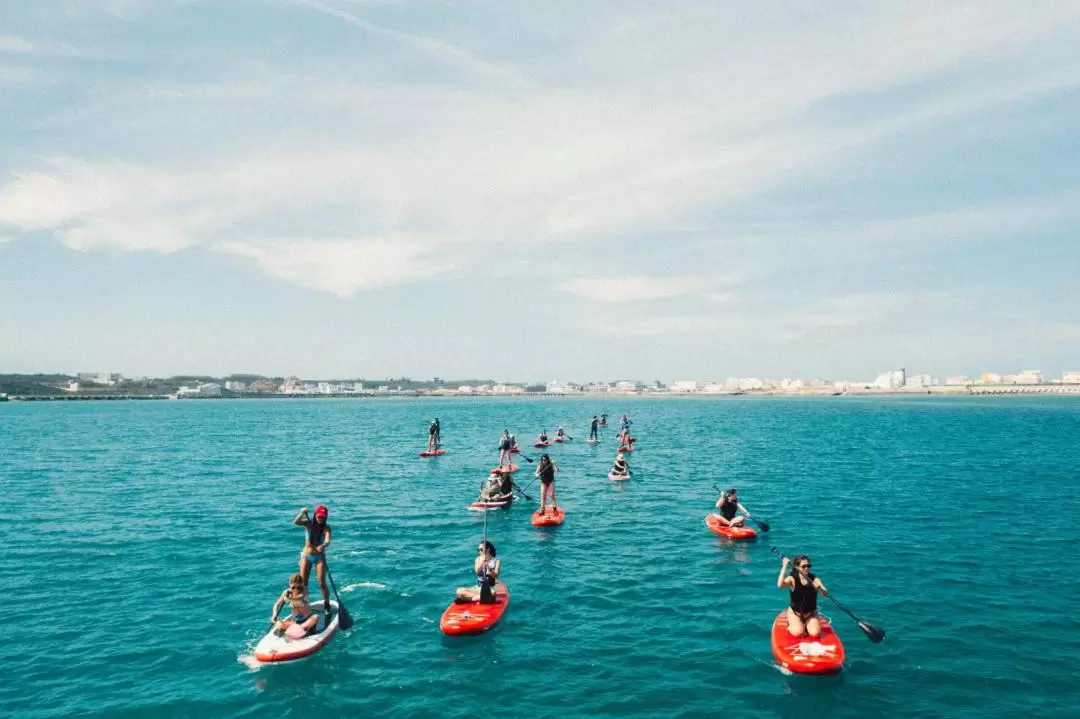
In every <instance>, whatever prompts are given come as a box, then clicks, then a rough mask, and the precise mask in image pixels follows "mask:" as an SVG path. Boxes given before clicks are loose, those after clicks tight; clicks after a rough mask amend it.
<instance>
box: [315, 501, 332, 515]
mask: <svg viewBox="0 0 1080 719" xmlns="http://www.w3.org/2000/svg"><path fill="white" fill-rule="evenodd" d="M329 511H330V510H328V509H327V508H326V505H325V504H320V505H319V506H318V507H316V508H315V516H316V517H325V516H326V514H327V512H329Z"/></svg>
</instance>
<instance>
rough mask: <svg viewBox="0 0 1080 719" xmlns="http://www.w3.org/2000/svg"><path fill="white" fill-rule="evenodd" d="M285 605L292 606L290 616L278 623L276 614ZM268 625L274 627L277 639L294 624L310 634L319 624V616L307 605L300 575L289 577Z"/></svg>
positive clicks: (304, 585)
mask: <svg viewBox="0 0 1080 719" xmlns="http://www.w3.org/2000/svg"><path fill="white" fill-rule="evenodd" d="M285 604H292V614H291V615H289V616H288V617H286V618H285V619H282V620H281V621H278V618H277V617H278V614H279V613H280V612H281V608H282V607H283V606H285ZM324 606H327V607H328V606H330V605H329V604H326V605H324ZM270 623H271V624H273V625H274V633H275V634H277V635H278V636H279V637H280V636H282V635H284V634H285V631H286V630H287V629H288V628H289V627H291V626H292V625H294V624H296V625H299V626H300V628H301V629H303V630H304V631H305V632H309V633H310V632H311V630H312V629H314V628H315V625H316V624H318V623H319V615H318V614H316V613H315V612H313V611H312V609H311V605H310V604H308V591H307V582H306V581H305V580H304V577H303V576H302V575H300V574H294V575H292V576H291V577H289V587H288V589H286V590H285V591H284V592H282V593H281V596H280V597H278V600H277V601H276V602H274V613H273V614H271V615H270Z"/></svg>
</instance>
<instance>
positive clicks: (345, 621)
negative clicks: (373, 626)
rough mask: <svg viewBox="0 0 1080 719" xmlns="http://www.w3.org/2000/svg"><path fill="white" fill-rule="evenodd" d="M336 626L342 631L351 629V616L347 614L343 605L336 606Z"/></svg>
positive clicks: (347, 611)
mask: <svg viewBox="0 0 1080 719" xmlns="http://www.w3.org/2000/svg"><path fill="white" fill-rule="evenodd" d="M346 589H348V587H346ZM338 625H339V626H340V627H341V628H342V629H352V625H353V621H352V615H351V614H349V610H348V609H346V608H345V605H344V604H338Z"/></svg>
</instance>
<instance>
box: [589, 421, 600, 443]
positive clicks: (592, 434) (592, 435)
mask: <svg viewBox="0 0 1080 719" xmlns="http://www.w3.org/2000/svg"><path fill="white" fill-rule="evenodd" d="M599 427H600V420H599V419H597V418H596V415H595V414H594V415H593V416H592V424H591V425H589V439H590V440H595V441H597V442H599V441H600V438H599V437H598V436H597V430H598V428H599Z"/></svg>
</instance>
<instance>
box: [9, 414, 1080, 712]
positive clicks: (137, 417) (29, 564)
mask: <svg viewBox="0 0 1080 719" xmlns="http://www.w3.org/2000/svg"><path fill="white" fill-rule="evenodd" d="M601 409H607V411H608V412H609V413H610V414H611V420H612V421H613V422H617V418H618V415H619V413H620V412H622V411H624V410H629V411H630V412H631V413H632V415H633V418H634V420H635V425H634V434H635V436H637V437H638V438H639V440H640V443H639V445H638V447H639V449H638V451H635V452H634V453H633V455H631V465H632V467H633V468H634V470H635V475H634V479H633V480H631V481H630V482H627V483H613V482H610V481H608V480H607V479H606V474H607V471H608V468H609V466H610V462H611V459H612V456H613V454H614V449H615V445H614V441H613V437H614V432H613V431H612V429H613V428H609V430H608V432H609V433H608V435H607V436H606V438H605V442H604V443H603V444H601V445H599V446H597V447H590V446H588V445H586V444H584V442H583V440H584V439H585V438H586V436H587V434H588V430H587V427H588V420H589V418H590V417H591V415H592V414H593V413H595V412H598V411H600V410H601ZM434 415H439V416H440V418H441V419H442V423H443V428H444V429H443V435H444V441H445V446H446V448H447V450H448V453H447V454H446V455H445V456H443V457H440V458H436V459H424V460H422V459H419V458H418V457H417V456H416V453H417V452H418V451H419V450H420V449H422V448H423V445H424V442H425V440H426V425H427V422H428V421H430V419H431V418H432V417H433V416H434ZM559 424H564V425H565V426H566V427H567V431H568V432H569V433H570V434H571V435H572V436H574V437H575V438H576V440H577V441H576V442H574V443H572V444H568V445H564V446H555V447H552V448H551V449H550V454H551V455H552V456H553V458H554V459H555V460H556V461H557V462H558V464H559V465H560V467H561V470H562V471H561V472H560V474H559V476H558V480H557V491H558V497H559V499H560V504H562V505H563V506H564V507H565V508H566V510H567V520H566V523H565V524H564V525H563V526H561V527H558V528H555V529H549V530H538V529H535V528H533V527H532V526H530V524H529V513H530V511H531V510H530V508H529V507H528V506H527V505H526V504H525V503H520V504H518V505H516V506H515V507H514V508H513V509H511V510H509V511H507V512H497V513H492V514H490V515H489V517H488V533H489V537H490V539H491V540H492V541H493V542H494V543H495V544H496V546H497V547H498V551H499V556H500V557H501V558H502V559H503V563H504V569H503V577H504V579H505V581H506V582H507V584H508V585H509V587H510V589H511V592H512V602H511V606H510V608H509V610H508V612H507V614H506V616H505V618H504V619H503V621H502V623H501V624H500V625H499V626H498V627H497V628H496V629H495V630H494V631H492V632H489V633H488V634H486V635H483V636H480V637H474V638H453V639H451V638H447V637H444V636H443V635H442V634H441V633H440V632H439V629H438V620H439V617H440V615H441V613H442V612H443V610H444V609H445V608H446V606H447V604H448V602H449V601H450V599H451V598H452V595H453V591H454V588H455V587H457V586H459V585H466V584H469V583H470V582H471V579H472V578H471V574H470V569H471V561H472V558H473V556H474V552H475V545H476V542H477V540H478V539H479V538H480V537H481V535H482V532H483V521H484V520H483V515H481V514H474V513H470V512H467V511H466V510H465V507H466V505H467V504H468V503H469V502H470V501H471V500H472V499H473V498H474V497H475V494H476V491H477V489H478V488H479V486H480V482H481V481H482V479H483V478H484V476H485V472H486V470H487V469H488V468H489V467H491V466H493V465H494V463H495V462H496V461H497V452H496V451H495V449H494V447H495V446H496V442H497V439H498V435H499V433H500V432H501V430H502V429H503V428H504V427H508V428H510V430H511V431H512V432H516V433H517V434H518V436H519V437H520V438H521V439H522V440H523V442H522V443H523V444H526V442H525V440H528V445H531V440H532V437H533V436H534V435H535V432H536V430H538V429H539V428H540V427H541V426H546V428H547V429H548V431H549V432H551V433H553V432H554V430H555V427H556V426H557V425H559ZM526 454H528V455H529V456H531V457H533V458H534V459H535V458H536V457H537V456H538V454H536V453H532V452H526ZM522 466H523V468H522V471H521V472H519V473H518V475H517V479H518V483H519V484H521V485H525V484H527V483H528V481H529V479H530V474H528V473H527V472H528V468H529V465H528V464H526V463H525V462H522ZM1078 468H1080V402H1077V401H1075V400H1070V399H1064V398H1060V399H1057V398H1055V399H1019V398H1003V399H1002V398H963V399H930V398H926V399H898V398H884V399H877V398H871V399H854V398H835V399H812V400H796V399H748V398H724V399H719V398H717V399H685V400H684V399H662V400H650V399H634V398H631V399H618V400H616V399H609V400H605V401H604V402H600V401H599V400H595V399H581V400H578V399H565V400H554V399H551V400H472V399H453V400H342V401H337V400H310V401H309V400H280V401H278V400H268V401H204V402H199V401H192V402H116V403H98V402H86V403H71V404H68V403H63V404H61V403H33V404H22V403H14V402H13V403H9V404H6V405H0V491H2V496H3V498H4V515H5V517H4V521H3V522H2V524H0V546H2V547H3V551H4V558H5V561H4V562H3V564H2V565H0V567H2V568H0V581H2V584H3V586H4V587H5V588H6V591H5V593H4V594H5V610H4V612H3V614H2V615H0V628H2V630H3V635H4V637H5V639H6V641H5V642H4V643H3V645H2V648H0V656H2V657H3V666H4V667H5V669H6V671H5V681H3V682H0V706H2V707H4V714H5V715H8V716H18V717H22V718H25V719H36V718H38V717H55V716H65V715H76V714H77V715H82V716H89V715H101V716H130V717H135V716H139V717H148V716H153V717H157V716H199V717H202V718H203V719H210V718H211V717H235V716H250V717H263V716H282V717H306V716H316V715H319V714H320V713H321V716H344V715H349V716H388V715H391V714H393V715H395V716H408V717H414V716H415V717H465V716H477V715H478V714H479V713H480V712H482V711H487V712H490V715H506V716H524V715H532V716H560V717H579V716H580V717H586V716H671V717H695V716H704V715H716V714H720V713H730V714H732V715H735V716H742V717H758V716H761V717H770V716H792V717H819V716H820V717H825V716H836V717H845V716H850V717H868V716H927V717H936V716H950V717H951V716H957V717H959V716H1004V715H1008V714H1013V715H1015V714H1017V713H1023V714H1025V715H1027V716H1062V717H1065V716H1076V715H1077V712H1078V708H1077V703H1078V701H1080V690H1078V687H1080V680H1078V679H1077V676H1076V672H1077V669H1078V666H1080V663H1078V659H1077V657H1078V656H1080V654H1078V652H1080V639H1078V637H1080V633H1078V631H1080V622H1078V619H1077V617H1080V602H1078V600H1077V590H1076V581H1077V580H1076V572H1075V570H1073V569H1072V568H1071V566H1072V561H1071V560H1072V559H1073V558H1074V557H1076V556H1077V552H1076V548H1077V539H1078V538H1080V532H1078V530H1077V523H1078V520H1080V500H1078V498H1077V486H1078V483H1077V479H1076V478H1077V472H1078V471H1080V470H1078ZM714 484H719V485H721V486H731V485H734V486H737V487H738V488H739V490H740V495H741V499H742V501H743V503H744V504H746V506H747V507H748V508H749V509H750V510H751V511H752V512H754V514H755V515H757V516H759V517H760V518H765V519H767V520H768V521H769V522H770V523H771V525H772V528H773V531H772V532H770V533H768V534H766V535H764V536H763V538H762V539H759V540H758V541H756V542H754V543H749V544H747V543H740V544H733V543H731V542H730V541H728V540H724V539H721V538H719V537H716V536H714V535H713V534H711V533H710V532H708V531H707V530H706V528H705V527H704V524H703V518H704V515H705V513H706V512H708V511H710V509H711V507H712V504H713V501H714V499H715V494H714V492H713V491H712V486H713V485H714ZM527 491H528V493H529V494H530V495H531V496H533V497H534V499H535V498H537V497H538V496H539V488H538V485H537V484H533V485H532V487H531V488H529V489H528V490H527ZM318 503H326V504H328V505H329V506H330V523H331V526H332V527H333V529H334V542H333V545H332V547H331V549H330V554H329V556H330V566H331V569H332V572H333V575H334V578H335V579H336V581H337V584H338V587H339V589H341V590H342V591H343V594H342V599H343V600H344V602H345V604H346V605H347V606H348V607H349V609H350V610H351V612H352V614H353V616H354V618H355V620H356V625H355V627H354V628H353V629H352V630H351V631H349V632H346V633H340V634H339V635H338V636H337V637H335V638H334V640H333V641H332V642H331V643H330V645H328V646H327V647H326V648H325V649H324V650H323V651H322V652H320V653H319V654H317V655H315V656H314V657H312V658H311V659H309V660H306V661H304V662H300V663H297V664H294V665H289V666H271V667H262V668H258V669H254V670H253V669H251V668H249V667H248V666H246V665H245V664H244V663H243V662H242V661H241V659H242V658H243V657H244V656H245V655H246V654H248V653H249V652H250V650H251V648H252V647H253V646H254V643H255V642H256V641H257V639H258V638H259V636H260V635H261V632H262V630H263V628H264V626H265V625H264V622H265V620H266V617H267V616H268V614H269V611H270V608H271V605H272V604H273V601H274V599H275V598H276V596H277V593H278V592H280V591H281V589H282V588H283V587H284V584H285V581H286V579H287V577H288V575H289V574H290V573H292V572H294V571H296V560H297V555H298V552H299V550H300V548H301V546H302V543H303V532H302V530H300V529H299V528H296V527H294V526H292V525H291V520H292V517H293V516H294V514H295V512H296V511H297V509H298V508H299V507H301V506H309V507H314V506H315V505H316V504H318ZM770 545H776V546H777V547H779V548H781V549H782V550H784V551H786V552H788V553H795V552H805V553H808V554H810V555H811V557H812V559H813V563H814V571H815V572H816V573H817V574H819V575H820V576H821V577H822V579H823V581H824V582H825V583H826V584H827V585H828V586H829V587H830V589H831V590H832V591H833V593H834V594H835V596H836V597H837V598H839V599H840V600H841V601H843V602H844V603H845V604H846V605H848V606H849V607H850V608H851V609H853V610H854V611H855V612H856V613H857V614H859V615H861V616H863V617H864V618H866V619H868V620H870V621H872V622H874V623H875V624H877V625H879V626H882V627H884V628H885V629H886V631H887V632H888V638H887V639H886V640H885V642H884V643H882V644H878V645H874V644H871V643H870V642H869V641H867V640H866V638H865V637H863V636H862V634H861V633H860V632H859V631H858V629H857V628H856V627H855V625H854V623H853V622H852V621H851V620H850V619H848V618H847V617H846V616H845V615H843V614H842V613H840V612H839V611H833V610H832V608H831V606H830V605H829V603H828V602H827V601H826V600H824V599H822V600H821V608H822V609H823V610H824V611H825V613H826V614H829V615H830V616H832V618H833V620H834V622H835V626H836V628H837V631H838V633H839V634H840V636H841V638H842V639H843V641H844V644H845V647H846V649H847V653H848V663H847V666H846V668H845V670H844V672H843V673H842V674H840V675H838V676H835V677H825V678H817V677H799V676H785V675H784V674H782V673H781V672H780V671H779V670H778V669H777V668H776V667H775V666H774V663H773V658H772V653H771V651H770V647H769V628H770V625H771V622H772V620H773V617H774V616H775V615H776V613H777V612H778V611H779V610H780V609H781V608H782V607H783V606H784V604H785V602H786V600H787V596H786V593H784V592H781V591H778V590H777V589H776V588H775V581H776V574H777V570H778V568H779V562H778V561H777V560H776V558H775V557H774V556H773V555H772V554H771V553H770V551H769V547H770ZM312 590H313V592H314V594H316V595H317V589H316V585H315V584H314V582H313V583H312ZM8 712H10V713H8ZM326 712H329V713H326Z"/></svg>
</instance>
